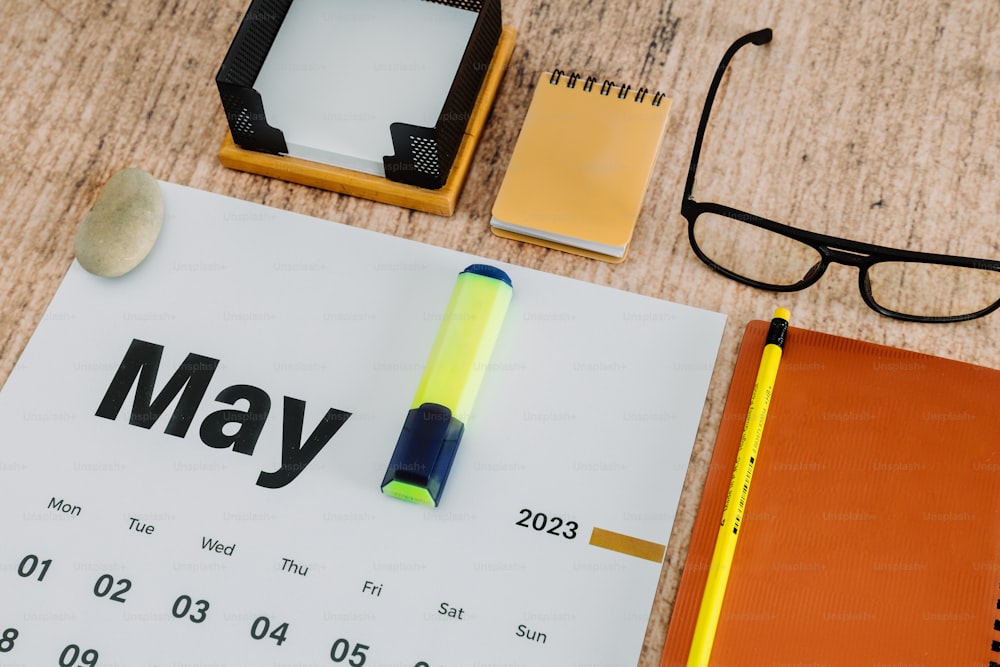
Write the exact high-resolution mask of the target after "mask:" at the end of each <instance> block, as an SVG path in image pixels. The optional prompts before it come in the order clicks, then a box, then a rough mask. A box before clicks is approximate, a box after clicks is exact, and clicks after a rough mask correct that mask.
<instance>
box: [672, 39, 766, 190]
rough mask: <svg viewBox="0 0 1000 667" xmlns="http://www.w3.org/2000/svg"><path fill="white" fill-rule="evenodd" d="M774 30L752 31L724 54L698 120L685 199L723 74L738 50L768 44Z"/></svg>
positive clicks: (691, 187) (690, 185) (691, 186)
mask: <svg viewBox="0 0 1000 667" xmlns="http://www.w3.org/2000/svg"><path fill="white" fill-rule="evenodd" d="M771 37H772V32H771V29H770V28H764V29H763V30H758V31H757V32H752V33H750V34H749V35H744V36H743V37H740V38H739V39H738V40H736V41H735V42H733V44H732V46H730V47H729V49H728V50H727V51H726V54H725V55H724V56H722V61H721V62H720V63H719V68H718V69H717V70H715V77H714V78H713V79H712V85H710V86H709V87H708V94H707V95H706V96H705V107H704V108H703V109H702V112H701V120H700V121H698V133H697V134H696V135H695V138H694V148H693V149H692V151H691V166H690V167H689V168H688V175H687V182H686V183H685V184H684V199H685V200H688V199H690V198H691V195H692V194H693V193H694V176H695V172H696V171H697V170H698V159H699V158H700V157H701V142H702V140H703V139H704V138H705V128H706V127H708V117H709V115H711V113H712V103H713V102H715V93H716V92H717V91H718V90H719V84H720V83H721V82H722V75H723V74H725V72H726V68H727V67H729V61H730V60H732V59H733V56H734V55H736V52H737V51H739V50H740V49H741V48H743V47H744V46H746V45H747V44H755V45H757V46H761V45H762V44H767V43H768V42H770V41H771Z"/></svg>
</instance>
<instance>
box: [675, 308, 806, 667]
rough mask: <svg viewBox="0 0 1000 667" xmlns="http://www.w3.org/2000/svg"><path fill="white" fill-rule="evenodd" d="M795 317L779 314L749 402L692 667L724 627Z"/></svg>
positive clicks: (702, 665) (704, 661)
mask: <svg viewBox="0 0 1000 667" xmlns="http://www.w3.org/2000/svg"><path fill="white" fill-rule="evenodd" d="M790 317H791V315H790V313H789V312H788V310H786V309H785V308H778V309H777V310H775V311H774V319H772V320H771V328H770V329H769V330H768V332H767V342H766V343H765V344H764V352H763V353H762V354H761V358H760V367H759V368H758V369H757V380H756V382H755V383H754V386H753V395H752V396H751V398H750V409H749V410H748V411H747V420H746V423H745V424H744V425H743V437H742V438H740V449H739V452H738V453H737V455H736V467H735V468H734V469H733V479H732V481H730V483H729V493H728V494H727V495H726V505H725V508H724V509H723V510H722V523H721V524H720V525H719V536H718V537H717V538H716V540H715V551H714V552H713V553H712V564H711V565H710V566H709V569H708V580H707V581H706V582H705V594H704V595H703V596H702V598H701V609H699V610H698V622H697V624H696V625H695V628H694V637H693V638H692V640H691V652H690V653H689V654H688V661H687V667H709V662H708V660H709V658H710V657H711V655H712V644H713V643H714V642H715V631H716V629H717V628H718V627H719V615H720V613H721V612H722V599H723V598H724V597H725V595H726V584H727V583H728V582H729V571H730V570H731V569H732V566H733V554H735V553H736V541H737V540H738V539H739V536H740V525H741V524H742V522H743V511H744V509H745V508H746V503H747V496H748V495H749V493H750V480H751V478H752V477H753V469H754V464H755V463H756V461H757V451H758V450H759V449H760V439H761V436H762V435H763V433H764V421H765V420H766V419H767V408H768V406H769V405H770V404H771V394H772V393H773V392H774V380H775V378H776V377H777V375H778V364H779V363H780V362H781V351H782V348H783V347H784V345H785V335H786V333H787V332H788V320H789V318H790Z"/></svg>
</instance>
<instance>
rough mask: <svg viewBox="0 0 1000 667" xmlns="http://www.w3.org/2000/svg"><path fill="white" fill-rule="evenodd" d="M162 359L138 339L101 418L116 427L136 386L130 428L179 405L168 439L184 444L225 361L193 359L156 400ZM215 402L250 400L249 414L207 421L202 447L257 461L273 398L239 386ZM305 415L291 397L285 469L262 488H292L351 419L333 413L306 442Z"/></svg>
mask: <svg viewBox="0 0 1000 667" xmlns="http://www.w3.org/2000/svg"><path fill="white" fill-rule="evenodd" d="M162 356H163V346H162V345H156V344H154V343H148V342H146V341H141V340H137V339H133V340H132V344H131V345H129V348H128V351H127V352H126V353H125V357H124V358H123V359H122V362H121V365H120V366H119V367H118V371H117V372H116V373H115V376H114V378H112V380H111V384H110V385H109V386H108V390H107V391H106V392H105V393H104V398H103V399H102V400H101V404H100V406H98V408H97V412H96V415H97V416H98V417H103V418H105V419H110V420H112V421H114V420H115V419H117V418H118V414H119V412H121V409H122V406H123V405H124V404H125V400H126V398H127V397H128V395H129V392H130V391H131V390H132V387H133V386H134V387H135V398H134V400H133V403H132V411H131V413H130V415H129V424H132V425H133V426H139V427H141V428H145V429H149V428H152V426H153V424H155V423H156V422H157V420H159V419H160V416H161V415H162V414H163V413H164V412H165V411H166V409H167V407H168V406H170V404H171V403H172V402H173V401H174V399H177V403H176V405H175V406H174V411H173V413H172V414H171V415H170V418H169V420H168V421H167V425H166V427H165V428H164V433H166V434H168V435H172V436H176V437H178V438H183V437H184V436H185V435H187V432H188V428H189V427H190V426H191V424H192V423H193V422H194V416H195V413H196V412H197V411H198V408H199V406H200V405H201V402H202V399H204V397H205V392H206V391H208V385H209V383H210V382H211V381H212V377H213V376H214V375H215V371H216V369H217V368H218V366H219V360H218V359H212V358H211V357H205V356H202V355H200V354H188V355H187V357H186V358H185V359H184V362H183V363H182V364H181V365H180V366H179V367H178V368H177V370H175V371H174V373H173V375H171V376H170V379H169V380H168V381H167V383H166V384H165V385H164V386H163V389H161V390H160V393H159V394H157V395H156V397H155V398H154V397H153V387H154V384H155V382H156V376H157V373H158V372H159V369H160V359H161V358H162ZM215 400H216V401H217V402H219V403H225V404H226V405H235V404H236V403H237V401H241V400H245V401H247V402H248V404H249V405H248V407H247V409H246V410H237V409H235V408H230V409H225V410H218V411H216V412H213V413H211V414H210V415H208V416H207V417H205V419H204V420H203V421H202V422H201V428H200V429H199V435H200V437H201V441H202V442H203V443H205V444H206V445H208V446H209V447H213V448H216V449H228V448H230V447H231V448H232V449H233V451H234V452H239V453H240V454H246V455H248V456H252V455H253V452H254V448H256V446H257V440H258V439H259V438H260V434H261V431H262V430H263V429H264V423H265V422H266V421H267V417H268V414H269V413H270V411H271V397H270V396H269V395H268V394H267V392H265V391H264V390H263V389H260V388H259V387H255V386H253V385H249V384H234V385H232V386H229V387H226V388H225V389H223V390H222V391H220V392H219V394H218V395H217V396H216V397H215ZM305 410H306V402H305V401H302V400H299V399H297V398H291V397H290V396H285V401H284V413H283V415H282V435H281V467H280V468H278V469H277V470H275V471H274V472H264V471H261V473H260V475H259V476H258V477H257V485H258V486H262V487H264V488H268V489H280V488H281V487H283V486H286V485H287V484H289V483H290V482H292V480H294V479H295V478H296V477H298V476H299V474H300V473H301V472H302V471H303V470H305V468H306V466H307V465H309V463H310V462H311V461H312V460H313V459H314V458H316V455H317V454H319V453H320V451H321V450H322V449H323V447H325V446H326V444H327V443H328V442H329V441H330V439H331V438H332V437H333V436H334V435H335V434H336V433H337V431H338V430H339V429H340V427H341V426H343V425H344V422H346V421H347V418H348V417H350V416H351V413H350V412H344V411H343V410H336V409H333V408H330V409H329V410H327V412H326V415H325V416H324V417H323V418H322V419H321V420H320V422H319V424H318V425H317V426H316V428H314V429H313V431H312V433H311V434H310V435H309V437H308V438H306V439H305V441H303V440H302V427H303V421H304V419H305ZM231 424H233V425H235V426H236V428H235V430H234V429H233V428H232V427H230V428H229V429H228V430H229V431H230V432H229V433H228V434H227V432H226V427H227V426H229V425H231Z"/></svg>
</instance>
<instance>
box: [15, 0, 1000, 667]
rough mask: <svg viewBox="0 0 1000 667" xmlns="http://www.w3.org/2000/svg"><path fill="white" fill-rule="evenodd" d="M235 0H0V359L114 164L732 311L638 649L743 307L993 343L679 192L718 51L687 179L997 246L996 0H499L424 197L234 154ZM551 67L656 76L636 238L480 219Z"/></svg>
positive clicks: (670, 559) (921, 343)
mask: <svg viewBox="0 0 1000 667" xmlns="http://www.w3.org/2000/svg"><path fill="white" fill-rule="evenodd" d="M247 5H248V2H247V1H246V0H163V1H161V2H139V1H138V0H135V1H133V2H127V1H125V0H108V1H107V2H88V1H86V0H63V1H61V2H56V1H55V0H7V2H6V3H5V5H4V9H5V11H4V19H5V20H4V21H3V23H2V26H0V31H2V39H0V54H2V57H3V61H4V63H5V67H4V68H3V69H2V70H0V91H2V94H0V119H2V121H3V123H2V126H0V137H2V139H3V141H2V143H3V146H4V148H5V149H6V154H5V156H4V159H3V161H2V163H0V201H2V202H3V206H2V209H0V211H2V212H0V381H2V380H5V379H6V377H7V376H8V374H9V373H10V370H11V368H12V367H13V365H14V363H15V362H16V360H17V358H18V356H19V355H20V353H21V351H22V350H23V349H24V346H25V344H26V343H27V341H28V339H29V337H30V336H31V334H32V332H33V331H34V329H35V326H36V325H37V324H38V322H39V320H40V319H41V317H42V314H43V312H44V309H45V307H46V305H47V304H48V302H49V300H50V299H51V297H52V295H53V294H54V293H55V290H56V288H57V286H58V284H59V281H60V279H61V278H62V276H63V274H64V273H65V271H66V270H67V268H68V267H69V265H70V263H71V261H72V258H73V235H74V232H75V230H76V227H77V225H78V224H79V222H80V220H81V219H82V217H83V215H84V213H85V212H86V211H87V209H88V208H89V207H90V205H91V204H92V203H93V201H94V198H95V196H96V195H97V192H98V191H99V189H100V188H101V186H102V185H103V184H104V182H105V181H106V180H107V179H108V178H109V177H110V175H111V174H113V173H114V172H116V171H117V170H119V169H121V168H123V167H127V166H135V167H141V168H143V169H145V170H147V171H149V172H150V173H152V174H153V175H154V176H155V177H156V178H159V179H163V180H167V181H172V182H176V183H180V184H184V185H190V186H193V187H196V188H200V189H203V190H208V191H212V192H216V193H220V194H224V195H229V196H233V197H238V198H241V199H245V200H249V201H253V202H259V203H263V204H267V205H270V206H275V207H279V208H286V209H290V210H294V211H298V212H301V213H305V214H309V215H313V216H317V217H320V218H326V219H329V220H337V221H340V222H343V223H347V224H350V225H355V226H358V227H365V228H368V229H373V230H377V231H380V232H385V233H389V234H394V235H398V236H403V237H406V238H411V239H416V240H419V241H423V242H427V243H431V244H436V245H441V246H446V247H450V248H454V249H457V250H462V251H466V252H471V253H476V254H479V255H482V256H485V257H488V258H494V259H498V260H502V261H507V262H512V263H514V264H518V265H522V266H528V267H532V268H536V269H541V270H544V271H551V272H553V273H558V274H562V275H567V276H572V277H574V278H578V279H581V280H587V281H592V282H595V283H600V284H603V285H610V286H613V287H616V288H620V289H624V290H629V291H633V292H638V293H642V294H646V295H650V296H654V297H659V298H663V299H668V300H671V301H676V302H680V303H685V304H690V305H694V306H699V307H703V308H707V309H712V310H718V311H721V312H724V313H726V314H727V315H728V316H729V320H728V324H727V326H726V332H725V337H724V339H723V342H722V348H721V350H720V355H719V360H718V364H717V366H716V368H715V375H714V378H713V381H712V385H711V389H710V393H709V397H708V402H707V404H706V406H705V412H704V415H703V418H702V427H701V429H700V432H699V435H698V440H697V443H696V447H695V453H694V456H693V458H692V461H691V466H690V469H689V471H688V478H687V480H688V481H687V487H686V491H685V493H684V496H683V498H682V501H681V508H680V514H679V519H678V521H677V523H676V525H675V529H674V533H673V535H672V537H671V540H670V544H669V550H668V556H667V559H666V562H665V564H664V568H663V573H662V577H661V582H660V590H659V593H658V595H657V598H656V603H655V606H654V609H653V613H652V618H651V621H650V624H649V629H648V632H647V637H646V642H645V647H644V651H643V657H642V660H641V663H640V664H641V665H643V666H646V667H649V666H655V665H657V664H658V659H659V654H660V649H661V647H662V642H663V639H664V637H665V631H666V626H667V623H668V620H669V618H670V611H671V605H672V602H673V599H674V596H675V594H676V589H677V584H678V578H679V573H680V568H681V566H682V565H683V562H684V555H685V551H686V548H687V543H688V539H689V535H690V531H691V526H692V522H693V519H694V514H695V511H696V509H697V506H698V502H699V498H700V494H701V489H702V485H703V481H704V478H705V475H706V472H707V466H708V462H709V459H710V456H711V452H712V446H713V443H714V440H715V435H716V432H717V429H718V421H719V417H720V413H721V411H722V407H723V403H724V401H725V397H726V391H727V388H728V383H729V378H730V376H731V374H732V370H733V365H734V362H735V357H736V352H737V347H738V344H739V340H740V336H741V333H742V330H743V327H744V325H745V324H746V322H747V321H749V320H751V319H764V318H767V317H769V316H770V314H771V312H772V311H773V309H774V307H775V306H776V305H785V306H787V307H788V308H790V309H791V311H792V313H793V320H794V321H793V324H794V325H797V326H801V327H806V328H811V329H817V330H820V331H826V332H829V333H833V334H839V335H844V336H851V337H855V338H860V339H863V340H868V341H874V342H877V343H884V344H889V345H893V346H897V347H902V348H906V349H911V350H917V351H921V352H927V353H932V354H936V355H940V356H945V357H950V358H954V359H960V360H963V361H968V362H973V363H978V364H983V365H986V366H991V367H994V368H1000V337H998V336H996V335H995V334H991V333H990V332H991V331H992V332H996V331H997V327H998V325H1000V319H998V318H1000V314H994V315H992V316H990V317H987V318H984V319H981V320H978V321H974V322H970V323H964V324H952V325H922V324H908V323H902V322H896V321H892V320H889V319H886V318H884V317H881V316H879V315H877V314H876V313H874V312H873V311H870V310H869V309H868V308H867V307H865V305H864V304H863V303H862V301H861V298H860V296H859V294H858V287H857V279H856V276H855V269H852V268H849V267H840V266H834V267H833V268H832V269H831V270H830V271H829V272H828V274H827V275H826V276H825V277H824V278H823V280H822V281H821V282H820V284H818V285H816V286H814V287H812V288H810V289H808V290H807V291H804V292H799V293H796V294H793V295H788V296H784V297H780V298H779V297H776V296H775V295H773V294H769V293H766V292H761V291H757V290H754V289H751V288H747V287H743V286H741V285H738V284H736V283H735V282H732V281H730V280H727V279H726V278H723V277H721V276H719V275H716V274H714V273H713V272H712V271H710V270H709V269H708V268H707V267H705V266H704V265H702V264H701V263H700V262H699V261H698V260H697V259H696V258H695V257H694V255H693V254H692V252H691V250H690V248H689V246H688V241H687V237H686V225H685V222H684V220H683V219H682V218H681V216H680V214H679V210H680V200H681V194H682V188H683V183H684V178H685V176H686V170H687V165H688V160H689V158H690V153H691V144H692V141H693V138H694V132H695V128H696V124H697V121H698V116H699V114H700V111H701V106H702V103H703V101H704V96H705V91H706V89H707V87H708V84H709V81H710V78H711V76H712V74H713V72H714V69H715V67H716V65H717V63H718V61H719V59H720V58H721V56H722V54H723V52H724V51H725V49H726V47H727V46H728V45H729V44H730V43H731V42H732V41H733V40H734V39H735V38H737V37H739V36H741V35H743V34H744V33H747V32H750V31H752V30H756V29H759V28H763V27H768V26H770V27H771V28H773V29H774V41H773V42H772V43H771V44H770V45H769V46H767V47H763V48H757V47H748V48H747V49H745V50H744V51H742V52H741V53H740V54H739V55H738V56H737V60H736V62H735V63H734V67H733V68H732V69H731V70H730V75H729V76H728V77H727V79H726V81H725V82H724V84H723V87H722V89H721V93H720V98H719V100H718V102H717V105H716V111H715V114H714V115H713V123H712V124H711V125H710V128H709V133H708V136H707V140H706V145H705V151H704V154H703V158H702V168H701V171H700V173H699V176H700V178H699V187H698V194H699V196H700V197H701V198H704V199H713V200H716V201H720V202H726V203H729V204H732V205H734V206H738V207H744V208H746V209H747V210H752V211H754V212H756V213H759V214H762V215H765V216H769V217H772V218H775V219H779V220H784V221H787V222H789V223H791V224H795V225H797V226H800V227H803V228H808V229H813V230H816V231H821V232H825V233H830V234H836V235H841V236H846V237H851V238H855V239H858V240H863V241H872V242H878V243H882V244H884V245H892V246H897V247H901V248H909V249H913V250H925V251H932V252H946V253H952V254H963V255H971V256H980V257H995V258H1000V234H998V233H997V224H998V222H1000V173H998V170H1000V167H998V165H1000V133H998V131H997V128H998V127H1000V4H998V3H996V2H982V1H976V0H956V1H954V2H950V3H939V2H936V1H935V0H907V2H905V3H904V2H896V1H894V0H873V1H872V2H865V3H858V2H856V1H854V0H829V1H828V2H823V3H820V2H812V3H805V2H781V1H780V0H728V1H725V2H723V1H722V0H668V1H663V0H633V1H632V2H627V3H625V2H613V1H612V0H593V1H592V2H580V1H579V0H549V1H548V2H527V1H526V0H505V4H504V10H503V11H504V23H505V25H509V26H512V27H514V28H515V29H516V30H517V31H518V41H517V46H516V49H515V51H514V56H513V59H512V61H511V64H510V67H509V69H508V72H507V74H506V77H505V79H504V81H503V84H502V86H501V89H500V93H499V97H498V100H497V103H496V105H495V108H494V111H493V114H492V117H491V119H490V120H489V122H488V124H487V126H486V131H485V135H484V139H483V142H482V143H481V145H480V147H479V150H478V153H477V155H476V159H475V162H474V164H473V166H472V169H471V171H470V174H469V178H468V181H467V184H466V187H465V190H464V192H463V194H462V196H461V198H460V200H459V204H458V210H457V212H456V214H455V215H454V216H453V217H450V218H442V217H437V216H433V215H428V214H421V213H415V212H412V211H409V210H404V209H400V208H394V207H391V206H387V205H382V204H375V203H372V202H368V201H365V200H361V199H353V198H350V197H345V196H339V195H335V194H331V193H328V192H323V191H319V190H314V189H310V188H307V187H303V186H298V185H291V184H288V183H284V182H281V181H276V180H269V179H267V178H263V177H258V176H252V175H248V174H244V173H241V172H236V171H230V170H227V169H224V168H222V167H221V166H220V165H219V162H218V159H217V157H216V151H217V149H218V146H219V144H220V142H221V140H222V138H223V136H224V134H225V132H226V121H225V118H224V115H223V111H222V107H221V104H220V102H219V97H218V93H217V91H216V88H215V82H214V78H215V74H216V71H217V70H218V67H219V65H220V63H221V62H222V58H223V55H224V54H225V51H226V49H227V47H228V45H229V42H230V40H231V38H232V36H233V35H234V34H235V31H236V28H237V26H238V25H239V22H240V20H241V18H242V15H243V13H244V11H245V10H246V7H247ZM552 67H560V68H562V69H567V70H571V69H572V70H577V71H580V72H582V73H584V74H595V75H598V76H600V77H602V78H609V79H612V80H614V81H625V82H630V83H632V84H633V85H638V84H642V85H645V86H648V87H650V88H652V89H659V90H662V91H665V92H666V93H667V94H668V95H669V96H671V97H672V98H673V100H674V106H673V109H672V112H671V119H670V125H669V128H668V132H667V138H666V141H665V144H664V146H663V147H662V149H661V151H660V154H659V159H658V162H657V167H656V171H655V173H654V175H653V180H652V183H651V185H650V189H649V194H648V196H647V198H646V202H645V207H644V210H643V212H642V216H641V217H640V219H639V222H638V226H637V229H636V233H635V238H634V241H633V245H632V249H631V253H630V256H629V259H628V260H627V261H626V262H625V263H624V264H621V265H608V264H603V263H598V262H596V261H593V260H588V259H583V258H578V257H575V256H572V255H568V254H563V253H560V252H557V251H552V250H546V249H543V248H540V247H535V246H532V245H525V244H521V243H517V242H512V241H506V240H502V239H499V238H496V237H494V236H493V235H492V234H490V232H489V219H490V207H491V206H492V203H493V200H494V198H495V197H496V193H497V188H498V187H499V185H500V181H501V179H502V177H503V173H504V168H505V166H506V164H507V162H508V160H509V159H510V154H511V150H512V149H513V147H514V141H515V139H516V137H517V133H518V130H519V128H520V126H521V122H522V120H523V118H524V114H525V111H526V109H527V105H528V102H529V99H530V96H531V92H532V90H531V86H532V85H533V82H534V80H535V76H536V74H537V72H539V71H540V70H543V69H547V68H552Z"/></svg>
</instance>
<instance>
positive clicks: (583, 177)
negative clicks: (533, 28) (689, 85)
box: [490, 72, 670, 262]
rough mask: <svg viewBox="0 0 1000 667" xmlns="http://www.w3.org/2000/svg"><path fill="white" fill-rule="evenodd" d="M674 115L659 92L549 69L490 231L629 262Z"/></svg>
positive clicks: (537, 91) (538, 88) (520, 139)
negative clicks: (645, 203)
mask: <svg viewBox="0 0 1000 667" xmlns="http://www.w3.org/2000/svg"><path fill="white" fill-rule="evenodd" d="M669 112H670V100H669V99H668V98H666V97H664V95H663V94H662V93H653V92H650V91H647V90H646V89H644V88H640V89H638V90H637V89H634V88H632V87H631V86H616V85H614V84H613V83H611V82H604V84H603V85H602V84H601V83H600V82H598V81H596V80H595V79H582V78H579V77H577V76H576V75H575V74H571V75H564V74H562V73H561V72H556V73H551V74H550V73H549V72H544V73H542V75H541V76H539V78H538V83H537V85H536V87H535V92H534V94H533V96H532V98H531V105H530V106H529V107H528V113H527V116H525V119H524V125H523V126H522V127H521V133H520V135H519V136H518V138H517V143H516V144H515V146H514V152H513V153H512V154H511V158H510V164H509V166H508V168H507V173H506V174H505V175H504V179H503V183H501V185H500V191H499V193H498V194H497V199H496V202H495V203H494V205H493V219H492V221H491V222H490V225H491V228H492V230H493V232H494V233H495V234H497V235H498V236H504V237H507V238H515V239H519V240H523V241H531V242H533V243H538V244H541V245H544V246H547V247H551V248H558V249H560V250H566V251H569V252H575V253H577V254H582V255H586V256H589V257H593V258H596V259H602V260H605V261H609V262H621V261H623V260H624V259H625V255H626V253H627V251H628V246H629V243H630V241H631V239H632V232H633V230H634V229H635V224H636V221H637V220H638V217H639V212H640V210H641V208H642V203H643V199H644V198H645V195H646V188H647V186H648V184H649V178H650V176H651V174H652V172H653V165H654V163H655V161H656V154H657V152H658V150H659V147H660V142H661V141H662V139H663V133H664V130H665V129H666V125H667V115H668V114H669Z"/></svg>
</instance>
